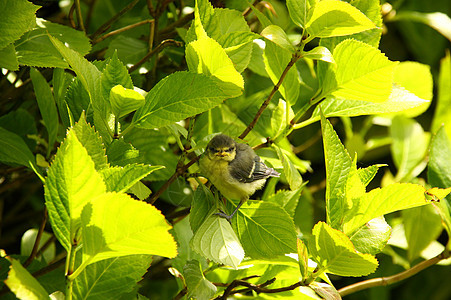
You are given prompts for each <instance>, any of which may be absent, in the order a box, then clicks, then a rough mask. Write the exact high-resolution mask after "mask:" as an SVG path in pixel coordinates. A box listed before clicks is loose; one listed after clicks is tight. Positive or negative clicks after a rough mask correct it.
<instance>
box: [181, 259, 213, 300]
mask: <svg viewBox="0 0 451 300" xmlns="http://www.w3.org/2000/svg"><path fill="white" fill-rule="evenodd" d="M183 274H184V276H185V282H186V287H187V288H188V297H194V298H195V299H198V300H203V299H205V300H209V299H211V298H212V297H213V295H214V294H215V293H216V290H217V288H216V286H214V285H213V283H211V282H210V281H208V280H207V279H206V278H205V276H204V274H203V273H202V269H201V266H200V264H199V262H198V261H196V260H190V261H188V262H187V263H186V265H185V266H184V267H183Z"/></svg>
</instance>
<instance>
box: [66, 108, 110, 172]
mask: <svg viewBox="0 0 451 300" xmlns="http://www.w3.org/2000/svg"><path fill="white" fill-rule="evenodd" d="M72 130H73V132H74V133H75V135H76V136H77V139H78V141H79V142H80V143H81V144H82V145H83V147H84V148H85V149H86V151H88V155H89V156H90V157H91V159H92V161H93V162H94V166H95V169H96V171H100V170H103V169H105V168H107V167H108V166H109V165H108V161H107V157H106V156H105V148H104V146H103V143H102V139H101V138H100V136H99V133H98V132H97V131H95V129H94V127H92V126H91V125H90V124H88V123H86V118H85V115H84V114H82V115H81V117H80V120H79V121H78V122H77V123H75V125H74V127H73V128H72Z"/></svg>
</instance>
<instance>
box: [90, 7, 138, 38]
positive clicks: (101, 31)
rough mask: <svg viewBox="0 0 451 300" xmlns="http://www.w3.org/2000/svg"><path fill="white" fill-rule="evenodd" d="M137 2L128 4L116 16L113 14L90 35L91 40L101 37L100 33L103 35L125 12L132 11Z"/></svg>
mask: <svg viewBox="0 0 451 300" xmlns="http://www.w3.org/2000/svg"><path fill="white" fill-rule="evenodd" d="M138 1H139V0H133V1H132V2H130V4H128V5H127V6H126V7H124V8H123V9H121V10H120V11H119V12H118V13H117V14H115V15H114V16H113V17H112V18H111V19H109V20H108V21H106V22H105V23H104V24H103V25H102V26H100V27H99V29H97V31H96V32H94V33H93V34H92V35H91V39H92V40H95V39H96V38H97V37H98V36H99V35H101V34H102V33H104V32H105V31H107V30H108V29H109V28H110V27H111V25H112V24H113V23H114V22H116V21H117V20H118V19H119V18H120V17H122V16H123V15H124V14H125V13H126V12H128V11H129V10H130V9H132V8H133V7H134V6H135V5H136V3H138Z"/></svg>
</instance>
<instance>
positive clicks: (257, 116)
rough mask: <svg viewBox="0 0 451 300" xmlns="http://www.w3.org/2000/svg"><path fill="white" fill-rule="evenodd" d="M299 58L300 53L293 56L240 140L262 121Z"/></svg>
mask: <svg viewBox="0 0 451 300" xmlns="http://www.w3.org/2000/svg"><path fill="white" fill-rule="evenodd" d="M299 58H300V55H299V54H298V53H295V54H293V56H292V57H291V60H290V62H289V63H288V65H287V66H286V67H285V69H284V70H283V72H282V75H280V78H279V81H278V82H277V84H276V85H275V86H274V88H273V89H272V91H271V93H270V94H269V95H268V98H266V100H265V101H264V102H263V103H262V105H261V106H260V109H259V110H258V112H257V113H256V114H255V117H254V119H253V120H252V122H251V123H249V125H248V126H247V127H246V129H245V130H244V131H243V133H242V134H241V135H240V136H239V137H238V138H240V139H244V138H245V137H246V136H247V135H248V134H249V132H251V130H252V129H253V128H254V126H255V124H257V122H258V120H259V119H260V117H261V115H262V113H263V111H264V110H265V109H266V107H267V106H268V104H269V102H271V99H272V97H273V96H274V94H275V93H276V92H277V91H278V90H279V88H280V86H281V85H282V82H283V80H284V79H285V77H286V76H287V74H288V71H290V69H291V67H292V66H294V64H295V63H296V61H297V60H298V59H299Z"/></svg>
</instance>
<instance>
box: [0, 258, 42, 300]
mask: <svg viewBox="0 0 451 300" xmlns="http://www.w3.org/2000/svg"><path fill="white" fill-rule="evenodd" d="M6 258H7V259H8V260H9V261H10V263H11V266H10V270H9V273H8V279H6V280H5V284H6V285H7V286H8V287H9V289H10V290H11V291H12V292H13V293H14V294H15V295H16V297H17V298H18V299H27V300H28V299H29V300H41V299H50V297H49V294H48V293H47V291H46V290H45V289H44V288H43V287H42V285H41V284H40V283H39V282H38V281H37V280H36V278H34V277H33V276H32V275H31V274H30V273H29V272H28V271H27V270H26V269H25V268H24V267H23V266H22V265H21V264H20V262H19V261H18V260H15V259H13V258H10V257H6Z"/></svg>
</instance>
